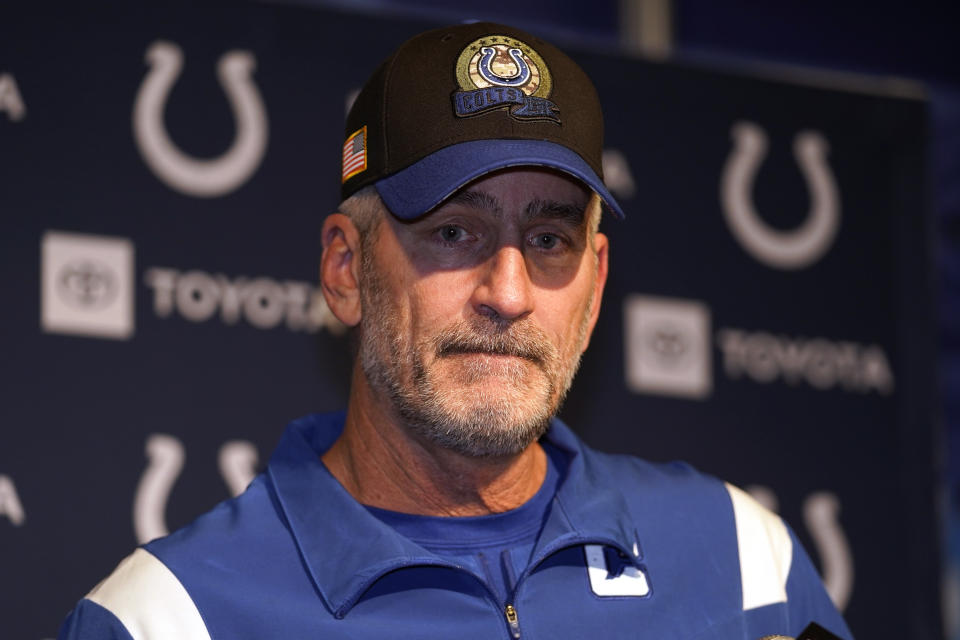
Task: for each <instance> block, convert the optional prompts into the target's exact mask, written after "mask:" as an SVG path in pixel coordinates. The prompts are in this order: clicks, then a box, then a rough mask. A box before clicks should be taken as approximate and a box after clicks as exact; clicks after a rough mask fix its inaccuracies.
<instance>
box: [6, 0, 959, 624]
mask: <svg viewBox="0 0 960 640" xmlns="http://www.w3.org/2000/svg"><path fill="white" fill-rule="evenodd" d="M428 26H434V25H431V24H426V23H415V22H398V21H396V20H394V21H387V20H381V19H376V18H372V17H358V16H353V15H349V14H343V13H337V12H331V11H320V10H316V9H306V8H292V7H279V6H250V7H246V8H242V9H232V10H225V9H206V10H196V9H193V10H189V11H188V10H183V11H180V10H171V9H160V8H155V9H153V10H147V11H144V10H142V9H140V10H137V11H135V12H134V11H133V10H122V9H112V10H101V12H100V13H97V12H96V11H90V10H86V11H83V12H80V11H76V12H74V13H59V14H57V15H55V16H53V15H44V14H40V13H34V14H30V15H12V16H9V18H8V19H4V20H3V21H0V141H2V144H0V176H2V185H3V189H2V193H0V211H2V215H3V223H4V227H5V229H6V233H4V234H2V235H0V247H2V253H0V269H2V273H3V276H4V282H5V283H6V287H7V289H8V300H11V301H13V302H14V304H11V305H9V306H8V308H7V312H6V315H5V320H4V328H5V331H3V333H2V335H0V348H2V353H3V356H4V357H3V360H2V361H0V380H2V383H3V389H4V392H3V393H4V402H3V403H2V404H0V425H2V427H0V554H2V567H3V569H2V574H0V629H2V630H3V631H2V635H3V636H4V637H24V638H42V637H50V636H52V635H54V634H55V631H56V627H57V625H58V624H59V621H60V620H61V619H62V617H63V616H64V615H65V613H66V612H67V610H68V609H69V608H70V607H71V606H72V604H73V602H74V601H76V600H77V599H78V598H79V597H82V595H83V594H84V593H86V591H87V590H88V589H89V588H90V587H92V586H93V584H95V582H96V581H97V580H99V579H100V578H101V577H103V576H104V575H105V574H106V573H108V572H109V571H110V570H111V569H112V567H113V565H114V564H115V563H116V562H117V561H118V560H119V559H120V558H121V557H122V556H124V555H125V554H126V553H128V552H129V550H130V549H131V548H132V547H133V546H134V545H136V544H137V543H139V542H143V541H146V540H148V539H150V538H152V537H154V536H156V535H162V534H163V533H164V532H166V531H168V530H172V529H173V528H176V527H178V526H180V525H183V524H185V523H186V522H188V521H189V520H191V519H192V518H193V517H195V516H196V515H198V514H199V513H201V512H202V511H204V510H206V509H207V508H209V507H210V506H212V505H213V504H214V503H215V502H217V501H219V500H221V499H223V498H225V497H228V496H229V495H230V494H231V493H236V492H238V491H240V490H242V488H243V486H244V485H245V483H246V482H247V481H248V480H249V478H250V477H251V476H252V474H253V473H254V472H255V471H256V469H258V468H259V467H260V466H261V464H262V461H263V460H265V459H266V457H267V456H268V455H269V452H270V451H271V449H272V447H273V444H274V443H275V441H276V439H277V438H278V436H279V433H280V431H281V429H282V426H283V424H284V423H285V422H286V421H287V420H289V419H291V418H294V417H296V416H298V415H301V414H303V413H307V412H310V411H320V410H330V409H335V408H339V407H340V406H341V405H342V403H343V402H344V399H345V395H346V382H347V372H348V370H349V366H350V361H349V349H348V345H347V344H346V338H345V337H344V335H343V332H342V328H341V327H340V326H339V325H338V324H337V323H336V321H335V320H334V319H333V318H332V317H331V316H330V314H329V313H328V311H327V309H326V307H325V305H324V303H323V300H322V297H320V296H319V295H318V291H317V289H316V286H315V284H314V281H315V274H316V269H317V259H318V254H319V242H318V229H319V225H320V223H321V221H322V218H323V216H324V215H325V214H326V213H328V212H329V211H332V210H333V208H334V207H335V206H336V202H337V193H338V186H339V185H338V182H337V181H338V178H337V176H338V175H339V172H338V168H339V167H338V164H339V153H340V147H341V145H342V138H343V130H342V122H343V114H344V111H345V107H346V104H347V103H348V101H349V99H350V97H351V95H353V92H354V91H355V90H356V89H358V88H359V85H360V84H361V83H362V82H363V80H364V78H365V76H366V75H367V73H369V71H370V70H371V69H373V67H374V66H375V65H376V63H377V62H379V60H381V59H382V58H383V57H384V56H386V55H387V53H389V51H390V50H391V48H392V47H393V46H395V45H396V44H398V43H399V42H401V41H402V40H404V39H405V38H406V37H408V36H409V35H411V34H412V33H414V32H416V31H419V30H421V29H422V28H424V27H428ZM574 53H575V57H576V58H577V59H578V60H579V61H580V62H581V64H582V65H583V66H584V68H585V69H586V70H587V72H588V73H589V74H590V75H591V77H592V78H593V79H594V82H595V83H596V84H597V86H598V89H599V91H600V94H601V98H602V100H603V101H604V104H605V106H606V110H607V119H608V122H607V132H608V133H607V144H606V147H607V151H606V153H605V172H606V174H607V180H608V182H609V185H610V187H611V188H612V189H613V190H615V192H616V193H617V195H618V197H619V198H620V199H621V202H623V203H624V205H625V208H626V209H627V214H628V219H627V221H626V222H622V223H618V222H615V221H613V220H607V221H605V223H604V226H605V229H606V231H607V233H608V234H609V235H611V237H612V242H613V248H612V254H611V261H612V264H611V281H610V284H609V285H608V286H609V289H608V294H607V298H606V300H605V303H604V310H603V312H602V315H601V319H600V323H599V325H598V333H597V335H596V337H595V339H594V341H593V344H592V346H591V349H590V351H589V352H588V356H587V358H586V360H585V362H584V364H583V368H582V370H581V373H580V375H579V378H578V380H577V383H576V384H575V386H574V391H573V393H572V395H571V397H570V399H569V400H568V402H567V405H566V407H565V408H564V410H563V417H564V418H565V419H566V420H567V421H568V423H570V424H571V425H572V426H573V427H574V428H575V429H576V430H577V431H578V432H579V433H580V434H581V435H582V436H583V437H584V438H586V439H587V441H588V442H590V443H591V444H593V445H595V446H598V447H600V448H604V449H608V450H617V451H625V452H630V453H635V454H638V455H643V456H645V457H648V458H653V459H671V458H684V459H687V460H689V461H691V462H693V463H694V464H696V465H697V466H699V467H700V468H701V469H703V470H705V471H708V472H711V473H714V474H717V475H719V476H722V477H724V478H726V479H728V480H730V481H732V482H734V483H737V484H740V485H742V486H745V487H747V488H749V489H751V491H752V492H753V493H754V494H755V495H757V496H758V497H760V498H761V499H763V500H765V501H766V502H767V504H769V505H770V506H771V507H773V508H775V509H777V510H779V512H780V513H781V514H783V515H784V517H785V518H786V519H787V521H788V522H789V523H790V524H791V525H792V526H793V527H794V528H795V529H796V530H797V531H798V533H799V534H800V536H801V539H802V540H803V541H804V543H805V544H806V546H807V547H808V549H809V550H810V551H811V554H812V556H813V557H814V559H815V561H816V562H817V563H818V566H819V567H820V569H821V571H822V573H823V576H824V580H825V582H826V584H827V587H828V590H829V591H830V593H831V595H832V596H833V598H834V600H835V601H836V602H837V604H838V606H840V607H841V608H842V609H844V610H845V612H846V615H847V617H848V620H849V621H850V623H851V626H852V628H853V630H854V632H855V633H857V634H858V635H859V636H860V637H887V636H891V637H892V636H896V635H900V636H908V637H937V636H938V635H939V634H940V630H939V611H938V606H937V602H938V581H939V565H938V564H937V551H936V545H935V542H936V520H935V511H934V488H935V484H934V477H933V468H934V467H933V464H932V457H933V437H934V424H935V417H936V406H937V405H936V397H935V394H934V393H935V392H934V388H935V385H934V384H933V367H934V365H933V339H934V322H933V314H932V294H931V278H930V272H929V250H930V249H929V247H930V243H929V238H928V232H929V217H928V215H927V213H928V210H929V199H928V196H927V193H928V184H927V177H926V176H927V170H926V155H925V154H926V147H925V132H926V127H927V122H928V115H927V104H926V101H925V99H924V97H923V95H922V93H920V92H918V91H915V90H913V89H909V88H908V89H904V88H903V87H902V85H896V90H893V89H892V88H891V87H889V86H885V85H883V84H882V83H875V82H866V83H860V84H858V86H857V87H856V89H851V88H850V87H846V86H841V85H838V84H835V83H833V82H831V81H829V80H826V79H824V78H815V79H812V78H811V77H810V76H804V77H802V78H800V77H796V78H784V77H777V78H773V77H760V76H750V75H736V74H730V73H723V72H718V71H712V70H707V69H702V68H697V67H695V66H690V65H678V64H653V63H649V62H641V61H638V60H632V59H627V58H622V57H618V56H614V55H602V54H596V53H585V52H574ZM426 125H427V123H425V126H426ZM891 583H895V584H896V585H898V587H897V588H896V589H894V588H890V585H891ZM904 585H906V587H905V586H904ZM877 611H884V612H885V614H884V616H882V617H878V616H877V615H876V612H877Z"/></svg>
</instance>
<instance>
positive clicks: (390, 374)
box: [360, 169, 606, 456]
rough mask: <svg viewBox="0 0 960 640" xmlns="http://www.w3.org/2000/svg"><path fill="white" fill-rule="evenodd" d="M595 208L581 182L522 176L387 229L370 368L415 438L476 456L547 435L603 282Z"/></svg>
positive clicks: (376, 249) (370, 297)
mask: <svg viewBox="0 0 960 640" xmlns="http://www.w3.org/2000/svg"><path fill="white" fill-rule="evenodd" d="M588 205H589V207H591V208H593V207H597V208H599V201H598V200H597V199H596V198H595V197H594V198H591V197H590V194H589V192H588V191H587V189H585V188H584V187H583V186H581V185H580V184H579V183H578V182H575V181H573V180H571V179H568V178H566V177H563V176H561V175H559V174H556V173H553V172H549V171H543V170H534V169H514V170H507V171H503V172H500V173H496V174H492V175H490V176H487V177H485V178H482V179H480V180H478V181H476V182H474V183H472V184H470V185H468V186H467V187H465V188H464V189H462V190H461V191H459V192H458V193H457V194H455V195H454V196H453V197H451V198H450V199H449V200H447V201H446V202H445V203H444V204H443V205H442V206H440V207H438V208H437V209H435V210H434V211H433V212H431V213H430V214H429V215H426V216H424V217H422V218H419V219H417V220H415V221H413V222H402V221H399V220H397V219H395V218H393V216H391V215H389V214H386V215H385V216H384V221H383V222H382V223H381V226H380V229H379V230H378V231H377V232H376V234H375V237H374V240H373V241H372V242H368V243H366V244H368V245H371V246H369V247H368V248H367V249H368V250H366V251H365V252H364V254H363V257H362V263H361V304H362V318H361V345H360V361H361V366H362V368H363V371H364V374H365V375H366V377H367V380H368V381H369V382H370V384H371V386H372V387H373V388H374V389H375V390H376V391H378V392H380V393H382V394H383V395H384V397H386V398H388V399H389V401H390V402H391V403H392V404H393V407H394V409H395V410H396V411H397V412H398V413H399V414H400V416H401V418H402V419H403V420H404V421H405V422H406V424H407V425H408V426H409V428H411V429H412V430H413V431H414V432H415V433H417V434H419V435H420V436H422V437H424V438H426V439H427V440H429V441H431V442H433V443H435V444H438V445H440V446H442V447H445V448H448V449H451V450H454V451H457V452H459V453H462V454H465V455H469V456H502V455H509V454H514V453H518V452H520V451H522V450H523V449H525V448H526V447H527V446H528V445H529V444H531V443H532V442H533V441H534V440H536V439H537V438H539V437H540V436H541V435H542V434H543V433H544V431H545V430H546V428H547V422H548V420H549V419H550V417H551V416H552V415H553V414H554V413H555V412H556V410H557V408H558V406H559V405H560V402H561V401H562V400H563V397H564V396H565V394H566V392H567V390H568V389H569V387H570V382H571V381H572V379H573V375H574V373H575V371H576V369H577V366H578V364H579V361H580V355H581V354H582V352H583V349H584V348H585V347H586V342H587V338H588V336H589V333H590V331H591V330H592V328H593V323H594V321H595V320H596V311H597V310H598V309H599V299H600V294H601V293H602V288H603V280H604V279H605V273H606V238H604V237H603V236H601V235H599V234H598V235H597V236H595V237H594V238H591V237H590V233H589V230H588V222H589V217H590V214H591V211H588ZM593 214H594V215H599V211H593ZM591 240H593V244H594V245H595V247H596V251H595V250H594V247H592V246H591ZM598 254H599V257H598ZM601 261H602V264H601ZM598 267H599V268H598Z"/></svg>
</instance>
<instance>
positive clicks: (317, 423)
mask: <svg viewBox="0 0 960 640" xmlns="http://www.w3.org/2000/svg"><path fill="white" fill-rule="evenodd" d="M343 423H344V414H343V413H342V412H340V413H333V414H314V415H310V416H306V417H304V418H301V419H299V420H296V421H294V422H293V423H291V424H290V425H289V426H288V427H287V430H286V432H285V433H284V435H283V437H282V438H281V440H280V444H279V446H278V447H277V449H276V451H275V452H274V454H273V456H272V457H271V459H270V463H269V465H268V468H267V475H268V476H269V478H270V480H271V483H272V485H273V487H274V490H275V494H276V498H277V502H278V504H279V508H280V510H281V512H282V514H283V516H284V517H285V519H286V521H287V523H288V525H289V528H290V531H291V534H292V536H293V539H294V541H295V543H296V545H297V547H298V549H299V551H300V553H301V555H302V557H303V559H304V564H305V566H306V567H307V569H308V571H309V573H310V577H311V579H312V580H313V582H314V584H315V585H316V587H317V589H318V591H319V592H320V594H321V595H322V596H323V598H324V600H325V601H326V604H327V606H328V607H329V608H330V610H331V611H332V612H333V614H334V615H335V616H336V617H337V618H342V617H343V616H344V615H346V613H347V612H348V611H349V610H350V608H351V607H352V606H353V605H354V604H355V603H356V602H357V600H358V599H359V598H360V596H362V595H363V593H364V592H365V591H366V590H367V589H368V588H369V587H370V585H372V584H373V583H374V582H375V581H376V580H377V579H378V578H380V577H381V576H382V575H384V574H385V573H387V572H389V571H393V570H396V569H399V568H402V567H406V566H414V565H418V566H422V565H435V566H444V567H455V566H456V565H455V564H454V563H453V562H450V561H449V560H447V559H445V558H443V557H441V556H438V555H436V554H433V553H431V552H429V551H427V550H426V549H424V548H423V547H421V546H419V545H418V544H416V543H414V542H413V541H411V540H409V539H408V538H406V537H404V536H402V535H400V534H399V533H397V532H396V531H395V530H394V529H393V528H392V527H390V526H388V525H387V524H385V523H383V522H381V521H380V520H379V519H377V518H376V517H375V516H373V515H371V514H370V513H369V512H368V511H367V510H366V508H365V507H364V506H363V505H361V504H360V503H358V502H357V501H356V500H354V499H353V497H352V496H351V495H350V494H349V493H348V492H347V491H346V489H344V488H343V486H342V485H341V484H340V483H339V482H338V481H337V480H336V478H334V477H333V475H331V473H330V472H329V471H328V470H327V468H326V467H325V466H324V465H323V463H322V462H321V460H320V456H321V455H322V454H323V453H324V452H325V451H327V449H329V448H330V447H331V446H332V445H333V443H334V441H335V440H336V439H337V437H338V436H339V435H340V432H341V431H342V430H343ZM545 437H546V439H547V440H548V441H549V442H551V443H552V444H553V445H555V446H556V447H558V448H560V449H561V450H562V451H564V453H566V454H567V457H568V461H569V462H568V467H567V469H566V475H565V477H564V478H563V480H562V481H561V485H560V488H559V489H558V490H557V495H556V497H555V499H554V502H553V506H552V507H551V510H550V515H549V516H548V518H547V521H546V523H545V524H544V528H543V531H542V532H541V534H540V538H539V539H538V541H537V544H536V547H535V548H534V552H533V557H532V560H531V563H530V566H529V567H528V568H527V570H526V571H525V572H524V574H523V575H522V576H521V577H520V579H521V580H522V579H523V577H524V576H525V575H526V574H527V573H529V572H530V571H531V570H532V569H533V568H534V567H535V566H536V565H537V564H539V562H540V561H541V560H543V559H544V558H546V557H547V556H549V555H550V554H552V553H554V552H555V551H558V550H559V549H561V548H564V547H568V546H571V545H578V544H590V543H592V544H604V545H608V546H613V547H616V548H617V549H618V550H619V551H620V552H621V553H622V554H624V555H625V556H626V557H629V558H633V559H634V562H638V561H639V560H640V558H641V555H640V552H639V546H638V545H639V542H638V540H637V532H636V528H635V527H634V526H633V523H632V521H631V519H630V517H629V515H628V511H627V506H626V501H625V500H624V498H623V495H622V494H621V493H620V491H619V490H618V489H617V488H616V485H615V483H613V482H612V481H609V480H607V479H606V478H605V469H604V467H603V466H602V465H600V464H597V463H598V461H597V459H596V458H597V454H596V453H594V452H593V451H591V450H590V449H588V448H586V447H585V446H584V445H583V443H582V442H580V440H579V439H578V438H577V437H576V436H575V435H574V434H573V432H572V431H570V429H569V428H568V427H567V426H566V425H564V424H563V423H562V422H560V421H559V420H557V419H554V420H553V422H552V423H551V426H550V430H549V431H548V433H547V435H546V436H545ZM358 540H362V541H363V544H362V545H359V544H357V541H358Z"/></svg>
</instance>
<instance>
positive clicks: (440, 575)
mask: <svg viewBox="0 0 960 640" xmlns="http://www.w3.org/2000/svg"><path fill="white" fill-rule="evenodd" d="M342 427H343V414H332V415H313V416H308V417H306V418H302V419H300V420H297V421H295V422H294V423H292V424H291V425H290V426H289V427H288V428H287V431H286V433H285V434H284V436H283V438H282V440H281V442H280V445H279V446H278V448H277V450H276V451H275V453H274V455H273V457H272V458H271V460H270V463H269V465H268V468H267V470H266V472H265V473H263V474H261V475H259V476H258V477H257V478H256V479H255V480H254V481H253V483H252V484H251V485H250V487H249V488H248V489H247V491H246V492H245V493H244V494H242V495H241V496H239V497H237V498H235V499H233V500H228V501H226V502H223V503H221V504H220V505H218V506H217V507H216V508H214V509H213V510H212V511H210V512H209V513H207V514H205V515H204V516H201V517H200V518H199V519H197V520H196V521H195V522H194V523H192V524H191V525H189V526H187V527H185V528H183V529H181V530H179V531H177V532H175V533H173V534H172V535H170V536H168V537H166V538H162V539H159V540H154V541H153V542H150V543H149V544H147V545H145V546H144V547H143V548H140V549H138V550H136V551H135V552H134V553H133V554H132V555H131V556H129V557H128V558H127V559H126V560H124V561H123V562H122V563H121V564H120V565H119V566H118V567H117V569H116V570H115V571H114V573H113V574H111V576H110V577H108V578H107V579H106V580H105V581H103V582H102V583H100V584H99V585H97V587H95V588H94V590H93V591H92V592H91V593H90V594H88V595H87V597H86V598H84V599H83V600H82V601H81V602H80V603H79V604H78V605H77V607H76V608H75V609H74V610H73V612H72V613H71V614H70V617H69V618H67V620H66V622H65V623H64V625H63V627H62V628H61V631H60V638H64V639H81V638H82V639H88V638H124V639H130V638H135V639H137V640H141V639H146V638H177V639H194V638H196V639H201V638H203V639H206V638H223V639H231V640H235V639H241V638H317V639H327V638H350V639H352V640H362V639H365V638H443V639H445V640H449V639H450V638H456V639H457V640H466V639H468V638H478V639H480V638H482V639H484V640H489V639H491V638H529V639H551V640H554V639H557V638H650V639H653V640H667V639H670V638H678V639H681V638H682V639H685V640H693V639H701V638H703V639H705V638H724V639H727V638H729V639H733V638H738V639H739V638H743V639H745V640H757V639H758V638H760V637H762V636H766V635H774V634H783V635H788V636H796V635H798V634H799V632H800V631H801V630H802V629H803V628H804V627H805V626H807V624H808V623H809V622H811V621H817V622H818V623H820V624H821V625H823V626H825V627H827V628H828V629H830V630H832V631H833V632H834V633H836V634H838V635H840V636H842V637H844V638H851V637H852V636H851V634H850V632H849V630H848V629H847V627H846V625H845V624H844V622H843V619H842V618H841V617H840V614H839V613H837V611H836V609H835V608H834V607H833V605H832V604H831V602H830V600H829V598H828V596H827V594H826V592H825V591H824V589H823V586H822V584H821V582H820V579H819V577H818V575H817V573H816V571H815V570H814V568H813V566H812V565H811V563H810V560H809V559H808V557H807V556H806V554H805V553H804V552H803V549H802V548H801V546H800V544H799V543H798V541H797V539H796V537H795V536H794V534H793V532H791V531H790V530H789V529H788V528H787V527H786V526H785V525H784V524H783V522H782V521H781V520H780V518H778V517H777V516H775V515H773V514H771V513H769V512H767V511H765V510H764V509H763V508H762V507H760V506H759V505H758V504H757V503H756V502H754V501H753V500H752V499H751V498H750V497H749V496H748V495H747V494H745V493H743V492H742V491H740V490H739V489H736V488H734V487H731V486H729V485H725V484H723V483H722V482H720V481H718V480H716V479H713V478H711V477H708V476H704V475H701V474H699V473H697V472H696V471H694V470H692V469H691V468H690V467H688V466H686V465H682V464H667V465H658V464H651V463H648V462H645V461H643V460H640V459H638V458H634V457H629V456H622V455H607V454H602V453H598V452H596V451H593V450H591V449H589V448H588V447H586V446H585V445H584V444H583V443H582V442H580V440H579V439H578V438H577V437H576V436H575V435H574V434H573V433H572V432H571V431H570V430H569V429H568V428H567V427H566V426H565V425H563V424H562V423H560V422H559V421H554V423H553V425H552V426H551V429H550V431H549V433H548V434H547V436H546V437H547V438H548V439H549V441H550V442H552V443H553V444H554V445H555V446H556V447H558V448H559V449H561V450H562V451H564V452H565V453H566V454H567V455H568V457H569V463H568V464H569V466H568V468H567V470H566V475H565V477H564V479H563V481H562V484H561V485H560V487H559V489H558V490H557V494H556V497H555V498H554V501H553V503H552V505H551V508H550V513H549V515H548V517H547V520H546V523H545V525H544V528H543V530H542V532H541V534H540V537H539V539H538V541H537V543H536V546H535V548H534V552H533V555H532V558H531V561H530V563H529V565H528V566H527V567H526V569H525V570H524V571H523V572H522V574H521V575H519V576H518V579H517V584H516V588H515V590H514V592H513V594H512V597H511V602H508V603H504V602H500V601H498V599H497V598H496V596H495V595H494V592H493V590H492V589H490V587H489V586H488V585H487V584H486V583H485V582H484V579H483V578H482V577H480V576H478V575H474V574H473V573H471V572H469V571H467V570H465V569H463V568H461V567H458V566H457V565H456V564H455V563H454V562H452V561H450V560H448V559H445V558H443V557H440V556H437V555H435V554H432V553H430V552H428V551H426V550H425V549H423V548H422V547H420V546H419V545H417V544H415V543H414V542H412V541H411V540H409V539H407V538H405V537H403V536H402V535H400V534H399V533H397V532H396V531H395V530H394V529H392V528H391V527H389V526H388V525H386V524H384V523H383V522H381V521H380V520H379V519H377V518H376V517H374V516H373V515H371V514H370V513H369V512H368V511H367V510H366V509H365V508H364V507H363V506H362V505H360V504H359V503H357V502H356V501H355V500H354V499H353V498H352V497H351V496H350V495H349V494H348V493H347V492H346V491H345V490H344V489H343V487H342V486H341V485H340V484H339V483H338V482H337V481H336V480H335V479H334V478H333V476H331V475H330V473H329V472H328V471H327V469H326V467H324V466H323V464H322V463H321V462H320V455H321V454H322V453H323V452H324V451H326V449H327V448H329V447H330V445H331V444H332V443H333V441H334V440H335V439H336V437H337V436H338V435H339V433H340V431H341V429H342Z"/></svg>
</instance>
